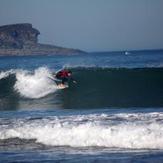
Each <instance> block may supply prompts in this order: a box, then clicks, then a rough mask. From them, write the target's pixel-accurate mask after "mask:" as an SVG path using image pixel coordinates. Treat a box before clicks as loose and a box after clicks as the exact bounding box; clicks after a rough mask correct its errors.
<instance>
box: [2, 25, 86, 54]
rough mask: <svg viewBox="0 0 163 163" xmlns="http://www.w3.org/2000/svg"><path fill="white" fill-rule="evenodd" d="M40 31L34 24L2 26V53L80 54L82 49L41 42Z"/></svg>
mask: <svg viewBox="0 0 163 163" xmlns="http://www.w3.org/2000/svg"><path fill="white" fill-rule="evenodd" d="M39 34H40V32H39V31H38V30H37V29H35V28H33V27H32V24H28V23H24V24H12V25H4V26H0V55H1V56H4V55H55V54H78V53H84V52H83V51H81V50H77V49H70V48H63V47H58V46H54V45H47V44H39V43H38V35H39Z"/></svg>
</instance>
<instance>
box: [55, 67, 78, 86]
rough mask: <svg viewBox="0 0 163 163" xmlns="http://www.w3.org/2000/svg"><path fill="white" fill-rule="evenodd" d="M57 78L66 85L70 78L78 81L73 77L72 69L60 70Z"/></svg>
mask: <svg viewBox="0 0 163 163" xmlns="http://www.w3.org/2000/svg"><path fill="white" fill-rule="evenodd" d="M55 77H56V78H57V79H59V80H61V81H62V82H61V85H65V83H67V82H68V81H69V80H72V82H73V83H77V82H76V81H75V80H74V79H73V78H72V71H70V70H67V69H63V70H61V71H59V72H57V74H56V76H55Z"/></svg>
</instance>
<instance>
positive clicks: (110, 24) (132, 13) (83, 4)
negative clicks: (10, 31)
mask: <svg viewBox="0 0 163 163" xmlns="http://www.w3.org/2000/svg"><path fill="white" fill-rule="evenodd" d="M15 23H31V24H32V25H33V27H34V28H37V29H38V30H39V31H40V33H41V34H40V35H39V42H40V43H46V44H54V45H57V46H63V47H69V48H77V49H81V50H85V51H88V52H91V51H119V50H142V49H163V0H0V25H6V24H15Z"/></svg>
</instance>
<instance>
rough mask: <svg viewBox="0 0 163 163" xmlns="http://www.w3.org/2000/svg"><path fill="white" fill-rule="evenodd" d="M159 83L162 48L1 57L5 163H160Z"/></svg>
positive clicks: (162, 93) (162, 101)
mask: <svg viewBox="0 0 163 163" xmlns="http://www.w3.org/2000/svg"><path fill="white" fill-rule="evenodd" d="M65 67H66V68H69V69H71V70H72V72H73V77H74V78H75V80H76V81H77V84H74V83H71V82H70V83H69V88H66V89H63V90H60V89H58V88H57V86H56V83H55V82H54V81H53V80H51V78H53V76H54V74H55V72H57V71H58V70H60V69H63V68H65ZM162 83H163V51H161V50H157V51H154V50H152V51H132V52H105V53H90V54H82V55H72V56H66V55H61V56H51V55H49V56H22V57H16V56H13V57H1V58H0V162H5V163H6V162H156V161H157V162H162V161H163V86H162Z"/></svg>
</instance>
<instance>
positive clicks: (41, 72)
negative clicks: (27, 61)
mask: <svg viewBox="0 0 163 163" xmlns="http://www.w3.org/2000/svg"><path fill="white" fill-rule="evenodd" d="M49 77H52V73H51V72H50V70H49V69H48V68H46V67H40V68H38V69H36V70H35V71H34V73H32V74H31V73H30V72H28V71H20V72H17V73H16V79H17V81H16V83H15V85H14V88H15V90H16V91H17V92H18V93H19V94H20V95H21V96H23V97H27V98H41V97H44V96H46V95H48V94H50V93H53V92H55V91H56V89H57V87H56V84H55V83H54V82H53V81H52V80H50V79H49Z"/></svg>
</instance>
